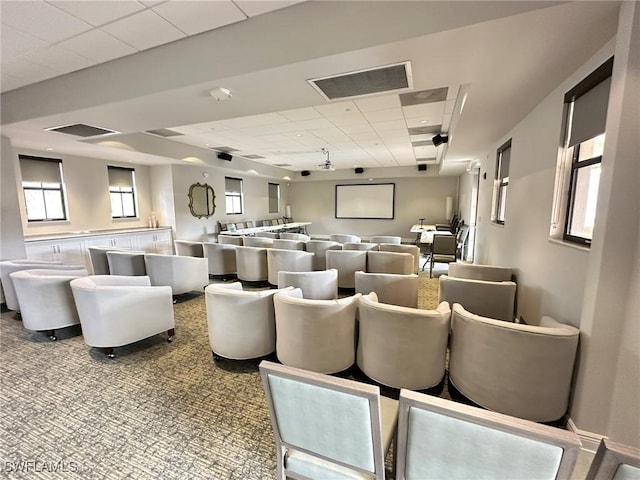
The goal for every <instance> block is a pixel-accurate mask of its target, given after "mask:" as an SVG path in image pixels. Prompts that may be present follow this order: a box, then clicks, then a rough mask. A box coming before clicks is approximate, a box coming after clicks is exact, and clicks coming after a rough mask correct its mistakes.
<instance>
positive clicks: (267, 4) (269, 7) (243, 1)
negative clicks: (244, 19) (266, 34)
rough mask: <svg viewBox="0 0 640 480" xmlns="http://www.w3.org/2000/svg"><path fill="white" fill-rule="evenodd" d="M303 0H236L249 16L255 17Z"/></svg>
mask: <svg viewBox="0 0 640 480" xmlns="http://www.w3.org/2000/svg"><path fill="white" fill-rule="evenodd" d="M302 1H304V0H269V1H265V0H235V3H236V5H238V6H239V7H240V8H241V9H242V11H243V12H244V13H246V14H247V15H248V16H250V17H255V16H256V15H261V14H263V13H267V12H272V11H274V10H279V9H281V8H285V7H290V6H291V5H295V4H296V3H301V2H302Z"/></svg>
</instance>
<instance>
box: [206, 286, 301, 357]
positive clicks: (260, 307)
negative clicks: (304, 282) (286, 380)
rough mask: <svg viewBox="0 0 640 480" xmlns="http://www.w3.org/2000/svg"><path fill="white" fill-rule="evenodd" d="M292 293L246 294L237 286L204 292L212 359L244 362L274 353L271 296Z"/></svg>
mask: <svg viewBox="0 0 640 480" xmlns="http://www.w3.org/2000/svg"><path fill="white" fill-rule="evenodd" d="M291 289H292V288H291V287H290V288H288V289H283V290H274V289H271V290H257V291H256V290H254V291H246V290H243V289H242V284H241V283H240V282H232V283H217V284H212V285H209V286H208V287H207V288H205V304H206V309H207V325H208V329H209V345H210V346H211V351H212V352H213V354H214V356H220V357H224V358H229V359H233V360H246V359H249V358H258V357H262V356H265V355H268V354H270V353H272V352H274V351H275V349H276V321H275V312H274V308H273V295H274V294H276V293H278V292H281V291H286V290H291Z"/></svg>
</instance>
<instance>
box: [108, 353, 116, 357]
mask: <svg viewBox="0 0 640 480" xmlns="http://www.w3.org/2000/svg"><path fill="white" fill-rule="evenodd" d="M107 358H116V354H115V353H107Z"/></svg>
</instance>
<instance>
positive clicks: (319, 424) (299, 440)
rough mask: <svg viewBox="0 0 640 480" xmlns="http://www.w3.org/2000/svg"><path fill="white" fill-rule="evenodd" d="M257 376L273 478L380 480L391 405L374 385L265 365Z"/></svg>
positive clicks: (391, 429)
mask: <svg viewBox="0 0 640 480" xmlns="http://www.w3.org/2000/svg"><path fill="white" fill-rule="evenodd" d="M260 375H261V377H262V384H263V386H264V391H265V397H266V399H267V405H268V407H269V416H270V417H271V425H272V427H273V433H274V437H275V442H276V456H277V458H276V463H277V469H278V471H277V478H279V479H285V478H305V479H312V478H314V479H329V478H342V479H349V478H351V479H356V478H367V479H370V480H384V479H385V465H384V458H385V455H386V453H387V451H388V450H389V447H390V446H391V441H392V439H393V438H394V433H395V427H396V419H397V411H398V402H397V401H396V400H392V399H390V398H387V397H383V396H381V395H380V389H379V388H378V387H376V386H373V385H367V384H364V383H359V382H355V381H353V380H347V379H344V378H337V377H333V376H329V375H322V374H318V373H314V372H309V371H307V370H302V369H298V368H292V367H289V366H286V365H278V364H276V363H272V362H267V361H265V360H263V361H262V362H261V363H260ZM300 405H304V407H305V408H300Z"/></svg>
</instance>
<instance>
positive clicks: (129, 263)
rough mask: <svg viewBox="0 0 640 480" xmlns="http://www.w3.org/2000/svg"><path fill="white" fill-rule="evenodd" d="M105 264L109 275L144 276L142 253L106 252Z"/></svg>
mask: <svg viewBox="0 0 640 480" xmlns="http://www.w3.org/2000/svg"><path fill="white" fill-rule="evenodd" d="M107 262H108V263H109V272H111V275H127V276H137V275H146V274H147V267H146V265H145V263H144V252H119V251H111V252H107Z"/></svg>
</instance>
